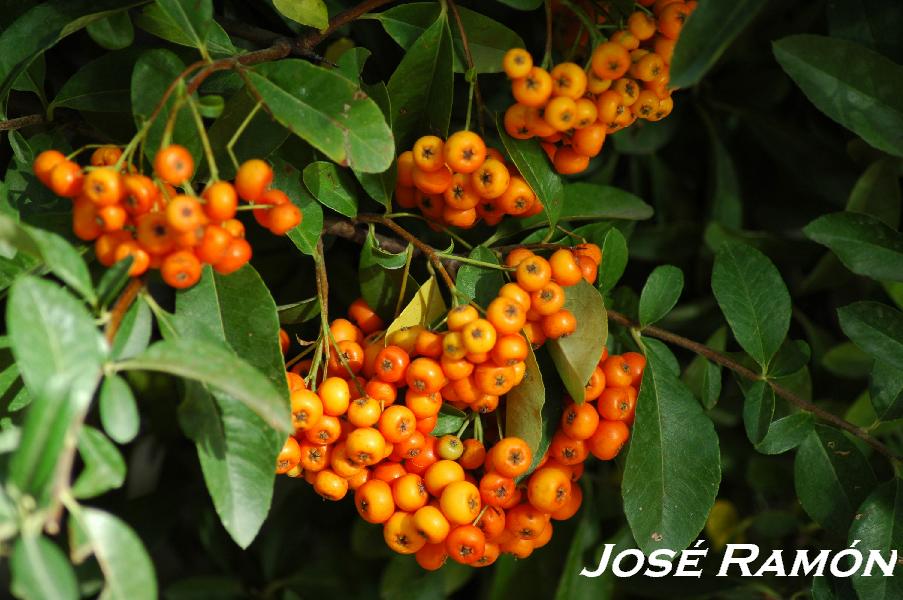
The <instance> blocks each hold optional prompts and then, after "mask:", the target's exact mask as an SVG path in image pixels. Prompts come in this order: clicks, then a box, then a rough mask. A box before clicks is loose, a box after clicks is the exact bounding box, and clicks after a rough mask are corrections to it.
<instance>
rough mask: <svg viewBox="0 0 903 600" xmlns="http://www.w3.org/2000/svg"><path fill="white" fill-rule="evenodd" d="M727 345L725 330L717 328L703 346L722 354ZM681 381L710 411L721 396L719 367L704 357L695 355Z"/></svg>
mask: <svg viewBox="0 0 903 600" xmlns="http://www.w3.org/2000/svg"><path fill="white" fill-rule="evenodd" d="M726 343H727V328H725V327H719V328H718V329H717V330H716V331H715V333H713V334H712V335H711V336H710V337H709V339H707V340H706V342H705V345H706V346H708V347H709V348H712V349H713V350H718V351H719V352H724V347H725V344H726ZM682 380H683V382H684V383H685V384H687V387H688V388H690V391H692V392H693V395H694V396H696V397H697V398H699V399H700V401H701V402H702V407H703V408H705V409H706V410H711V409H712V408H714V406H715V405H716V404H717V403H718V398H719V396H721V367H720V366H719V365H716V364H715V363H712V362H709V361H708V360H707V359H706V358H705V357H704V356H702V355H697V356H696V357H695V358H693V360H692V362H691V363H690V365H689V366H688V367H687V369H686V370H685V371H684V374H683V377H682Z"/></svg>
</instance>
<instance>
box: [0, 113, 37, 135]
mask: <svg viewBox="0 0 903 600" xmlns="http://www.w3.org/2000/svg"><path fill="white" fill-rule="evenodd" d="M43 122H44V115H27V116H25V117H16V118H15V119H7V120H6V121H0V131H14V130H16V129H22V128H24V127H30V126H31V125H38V124H40V123H43Z"/></svg>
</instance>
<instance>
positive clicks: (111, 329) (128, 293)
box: [104, 277, 144, 344]
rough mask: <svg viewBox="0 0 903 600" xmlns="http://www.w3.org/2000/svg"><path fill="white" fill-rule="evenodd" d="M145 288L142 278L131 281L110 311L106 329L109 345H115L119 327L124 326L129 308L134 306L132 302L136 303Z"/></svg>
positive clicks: (105, 333) (105, 334)
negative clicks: (124, 319)
mask: <svg viewBox="0 0 903 600" xmlns="http://www.w3.org/2000/svg"><path fill="white" fill-rule="evenodd" d="M143 287H144V280H143V279H142V278H140V277H136V278H134V279H132V280H131V281H129V284H128V285H127V286H126V287H125V289H124V290H122V293H121V294H120V295H119V299H117V300H116V304H114V305H113V310H112V311H110V320H109V321H107V326H106V328H105V329H104V336H105V337H106V338H107V342H108V343H110V344H112V343H113V340H114V339H115V338H116V333H117V332H118V331H119V326H120V325H121V324H122V319H123V317H125V313H127V312H128V310H129V308H130V307H131V306H132V302H134V301H135V298H136V297H137V296H138V293H139V292H140V291H141V289H142V288H143Z"/></svg>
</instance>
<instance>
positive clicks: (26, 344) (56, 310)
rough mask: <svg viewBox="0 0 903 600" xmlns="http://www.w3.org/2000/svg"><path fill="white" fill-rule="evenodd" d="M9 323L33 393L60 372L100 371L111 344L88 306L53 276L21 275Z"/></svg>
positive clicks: (11, 299)
mask: <svg viewBox="0 0 903 600" xmlns="http://www.w3.org/2000/svg"><path fill="white" fill-rule="evenodd" d="M6 324H7V327H8V328H9V338H10V343H11V345H12V350H13V355H14V356H15V357H16V363H17V364H18V367H19V371H20V372H21V373H22V380H23V381H25V385H26V386H28V388H29V390H31V391H32V393H37V392H38V391H40V390H41V389H42V388H43V386H44V384H45V382H47V381H48V380H49V379H50V378H51V377H53V376H54V375H72V374H78V373H94V372H99V371H100V365H101V363H102V362H103V360H104V358H105V355H106V352H107V348H106V343H105V342H104V340H103V338H102V337H101V336H100V334H99V333H98V332H97V329H96V328H95V326H94V319H93V318H92V317H91V315H90V314H89V313H88V311H87V310H85V307H84V305H82V303H81V302H79V301H78V300H76V299H75V298H74V297H73V296H72V295H71V294H69V293H68V292H67V291H66V290H64V289H62V288H60V287H58V286H57V285H54V284H53V283H51V282H49V281H45V280H42V279H38V278H36V277H31V276H26V277H21V278H19V279H18V280H17V281H16V283H14V284H13V287H12V289H11V291H10V295H9V303H8V304H7V307H6Z"/></svg>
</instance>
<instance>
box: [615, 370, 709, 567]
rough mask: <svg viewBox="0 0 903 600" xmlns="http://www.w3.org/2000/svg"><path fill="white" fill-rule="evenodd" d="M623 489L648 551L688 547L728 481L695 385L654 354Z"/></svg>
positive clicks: (646, 375) (636, 532)
mask: <svg viewBox="0 0 903 600" xmlns="http://www.w3.org/2000/svg"><path fill="white" fill-rule="evenodd" d="M647 360H648V363H647V366H646V371H645V372H644V374H643V383H642V385H640V395H639V398H638V399H637V412H636V422H635V424H634V426H633V436H632V438H633V439H632V440H631V442H630V450H629V452H628V453H627V464H626V466H625V468H624V480H623V484H622V490H621V493H622V496H623V499H624V513H625V515H626V516H627V522H628V523H629V524H630V529H631V531H633V537H634V539H635V540H636V542H637V545H639V547H640V549H641V550H643V552H645V553H646V554H649V553H650V552H652V551H653V550H656V549H658V548H670V549H672V550H678V549H680V548H686V547H687V546H689V545H690V543H691V542H692V541H693V540H694V539H695V538H696V536H697V535H698V534H699V532H700V531H702V528H703V527H704V526H705V522H706V519H707V518H708V515H709V511H710V510H711V508H712V505H713V504H714V502H715V495H716V494H717V492H718V484H719V482H720V481H721V457H720V454H719V450H718V436H717V434H716V433H715V428H714V426H713V425H712V421H711V420H710V419H709V418H708V417H707V416H706V415H705V414H704V413H703V412H702V407H700V405H699V403H698V402H697V401H696V400H695V399H694V398H693V396H692V394H690V390H688V389H687V388H686V386H684V385H683V383H682V382H681V381H680V380H679V379H677V377H675V376H674V375H672V374H670V373H669V372H668V371H667V367H666V366H665V365H663V364H662V363H661V362H660V359H659V358H658V356H657V355H655V354H650V355H649V356H647Z"/></svg>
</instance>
